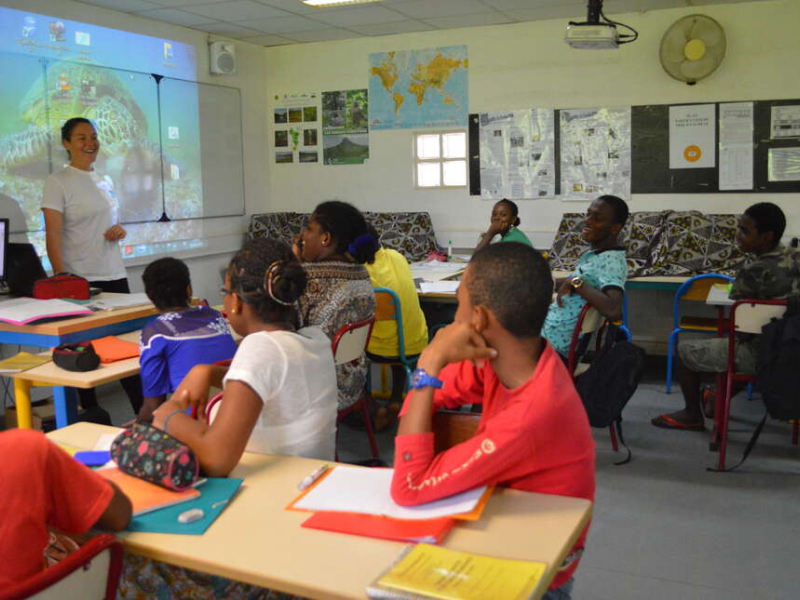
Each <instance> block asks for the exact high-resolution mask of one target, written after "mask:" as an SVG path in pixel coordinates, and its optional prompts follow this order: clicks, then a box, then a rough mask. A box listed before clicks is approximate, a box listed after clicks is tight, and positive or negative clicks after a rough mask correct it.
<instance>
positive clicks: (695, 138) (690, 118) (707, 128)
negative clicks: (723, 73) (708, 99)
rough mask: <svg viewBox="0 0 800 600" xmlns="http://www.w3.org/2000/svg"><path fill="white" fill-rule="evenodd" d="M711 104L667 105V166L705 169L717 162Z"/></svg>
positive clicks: (712, 105)
mask: <svg viewBox="0 0 800 600" xmlns="http://www.w3.org/2000/svg"><path fill="white" fill-rule="evenodd" d="M716 108H717V107H716V106H715V105H714V104H693V105H689V106H670V107H669V168H670V169H707V168H709V167H714V166H716V160H715V158H714V150H715V146H716V142H717V140H716V134H715V131H714V121H715V119H716Z"/></svg>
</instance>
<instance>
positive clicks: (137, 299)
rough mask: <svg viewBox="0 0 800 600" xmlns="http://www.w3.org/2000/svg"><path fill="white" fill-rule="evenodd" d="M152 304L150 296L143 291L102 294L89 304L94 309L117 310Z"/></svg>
mask: <svg viewBox="0 0 800 600" xmlns="http://www.w3.org/2000/svg"><path fill="white" fill-rule="evenodd" d="M145 304H152V302H150V298H148V297H147V294H145V293H144V292H138V293H136V294H120V295H119V296H104V297H103V298H102V299H99V300H95V301H94V302H92V303H91V304H90V305H89V306H91V307H92V308H94V309H96V310H117V309H119V308H130V307H132V306H142V305H145Z"/></svg>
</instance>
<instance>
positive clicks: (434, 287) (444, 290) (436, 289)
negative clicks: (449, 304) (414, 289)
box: [419, 281, 461, 294]
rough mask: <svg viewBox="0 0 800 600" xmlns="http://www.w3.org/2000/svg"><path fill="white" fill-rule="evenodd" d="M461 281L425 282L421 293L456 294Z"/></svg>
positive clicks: (420, 289) (420, 288)
mask: <svg viewBox="0 0 800 600" xmlns="http://www.w3.org/2000/svg"><path fill="white" fill-rule="evenodd" d="M459 283H461V282H460V281H423V282H422V283H420V284H419V291H421V292H422V293H423V294H455V293H456V290H457V289H458V284H459Z"/></svg>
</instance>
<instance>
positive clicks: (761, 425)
mask: <svg viewBox="0 0 800 600" xmlns="http://www.w3.org/2000/svg"><path fill="white" fill-rule="evenodd" d="M766 422H767V412H766V411H765V412H764V416H763V417H762V419H761V422H760V423H759V424H758V425H757V426H756V430H755V431H754V432H753V435H752V436H751V437H750V441H749V442H747V446H745V449H744V454H742V460H740V461H739V462H738V463H737V464H735V465H734V466H732V467H728V468H727V469H715V468H713V467H708V468H707V469H706V471H711V472H713V473H730V472H731V471H733V470H735V469H738V468H739V467H741V466H742V465H743V464H744V461H746V460H747V457H748V456H750V453H751V452H752V451H753V448H755V447H756V442H757V441H758V436H760V435H761V430H762V429H764V423H766Z"/></svg>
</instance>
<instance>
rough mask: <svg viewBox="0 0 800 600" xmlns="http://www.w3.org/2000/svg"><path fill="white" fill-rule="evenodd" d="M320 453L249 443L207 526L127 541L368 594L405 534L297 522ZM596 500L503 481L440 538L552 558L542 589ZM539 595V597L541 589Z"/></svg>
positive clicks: (190, 563)
mask: <svg viewBox="0 0 800 600" xmlns="http://www.w3.org/2000/svg"><path fill="white" fill-rule="evenodd" d="M112 430H113V428H109V427H104V426H102V425H94V424H91V423H76V424H75V425H70V426H69V427H66V428H63V429H58V430H56V431H53V432H51V433H50V434H48V437H50V439H52V440H54V441H59V442H62V443H64V444H68V445H70V446H73V447H76V448H91V447H92V446H93V445H94V443H95V441H96V439H97V437H98V435H100V434H101V433H108V432H110V431H112ZM321 462H322V461H319V460H313V459H307V458H299V457H292V456H268V455H259V454H250V453H245V454H244V456H243V457H242V460H241V462H240V463H239V465H238V466H237V467H236V469H235V470H234V472H233V476H234V477H244V478H245V481H244V484H243V486H242V489H241V491H240V492H239V494H238V495H237V496H236V497H235V498H234V500H233V502H232V503H231V506H230V507H228V509H227V510H226V511H225V512H223V513H222V515H221V516H220V517H219V519H218V520H217V521H216V522H215V523H214V524H213V525H212V526H211V527H210V528H209V530H208V531H207V532H206V533H205V534H204V535H202V536H189V535H186V536H183V535H167V534H156V533H124V534H122V535H121V538H122V541H123V543H124V544H125V548H126V550H128V551H130V552H133V553H135V554H140V555H143V556H150V557H152V558H155V559H158V560H163V561H165V562H168V563H172V564H176V565H180V566H184V567H189V568H192V569H197V570H200V571H204V572H207V573H212V574H215V575H220V576H223V577H228V578H231V579H236V580H239V581H245V582H248V583H253V584H256V585H260V586H264V587H270V588H273V589H277V590H281V591H284V592H289V593H292V594H297V595H301V596H305V597H309V598H336V599H342V598H353V599H356V598H357V599H363V598H365V597H366V596H365V592H364V590H365V588H366V586H367V585H368V584H369V583H371V582H372V581H373V580H374V579H375V577H377V576H378V574H379V573H380V572H381V571H383V569H385V568H386V567H387V566H388V565H389V564H391V562H392V561H393V560H394V558H395V556H396V555H397V553H398V552H399V551H400V549H401V548H402V547H403V544H402V543H399V542H390V541H385V540H377V539H372V538H365V537H359V536H350V535H345V534H339V533H332V532H326V531H317V530H313V529H304V528H302V527H301V526H300V525H301V523H302V522H303V521H305V520H306V518H308V514H307V513H301V512H293V511H286V510H284V507H285V506H286V505H287V504H288V503H289V502H290V501H291V500H292V499H294V497H295V496H296V495H297V493H298V492H297V483H298V482H299V481H300V480H302V479H303V477H305V476H306V475H308V474H309V473H310V472H311V471H313V470H314V469H315V468H316V466H318V465H319V464H321ZM591 510H592V508H591V503H590V502H589V501H587V500H582V499H579V498H565V497H562V496H550V495H545V494H532V493H526V492H520V491H516V490H508V489H501V490H499V491H498V492H496V493H495V495H494V496H493V497H492V498H491V499H490V500H489V503H488V506H487V507H486V510H485V512H484V515H483V517H482V518H481V520H479V521H474V522H464V523H461V524H459V525H457V526H456V528H455V529H453V531H452V532H451V533H450V535H449V537H447V538H446V540H445V542H444V546H445V547H447V548H452V549H455V550H462V551H467V552H478V553H483V554H487V555H491V556H498V557H502V558H516V559H528V560H538V561H543V562H546V563H548V565H550V566H551V567H552V568H550V569H548V574H547V576H546V577H545V580H546V581H543V582H542V585H541V586H540V589H539V593H540V594H541V593H543V592H544V590H545V589H546V587H547V586H548V585H549V582H550V581H551V580H552V577H553V575H554V573H555V567H556V566H558V565H560V564H561V563H562V562H563V560H564V558H565V557H566V555H567V553H568V551H569V549H570V548H571V547H572V545H573V544H574V543H575V540H576V539H577V537H578V535H579V534H580V532H581V531H582V530H583V527H584V526H585V525H586V523H587V522H588V520H589V517H590V516H591ZM537 597H539V596H538V595H537Z"/></svg>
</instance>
